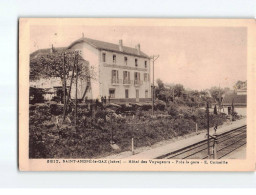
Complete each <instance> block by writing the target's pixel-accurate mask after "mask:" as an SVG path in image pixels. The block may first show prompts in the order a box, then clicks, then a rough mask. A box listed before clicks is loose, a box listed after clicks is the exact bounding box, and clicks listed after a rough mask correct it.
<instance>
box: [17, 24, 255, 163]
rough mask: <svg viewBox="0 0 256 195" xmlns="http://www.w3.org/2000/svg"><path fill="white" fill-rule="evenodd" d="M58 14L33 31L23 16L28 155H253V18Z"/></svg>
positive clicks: (154, 159)
mask: <svg viewBox="0 0 256 195" xmlns="http://www.w3.org/2000/svg"><path fill="white" fill-rule="evenodd" d="M52 20H53V22H52ZM52 20H51V19H31V21H32V22H31V23H29V26H28V27H27V28H26V31H25V30H24V29H25V28H23V27H24V26H26V25H25V23H26V24H28V21H30V19H24V20H23V23H22V22H21V20H20V37H19V39H20V40H21V42H20V45H21V46H23V47H21V46H20V48H19V51H20V52H21V51H22V50H24V51H26V52H25V53H23V54H24V55H23V56H22V57H21V56H20V60H24V59H26V60H25V61H24V62H25V63H24V64H26V65H25V66H23V68H22V65H21V64H19V66H20V70H21V71H20V79H19V83H20V90H21V88H22V90H23V91H22V93H20V103H19V104H20V105H21V104H23V103H24V104H26V107H25V108H24V109H25V110H24V109H22V110H21V109H20V112H21V111H22V112H23V111H24V112H25V113H26V114H25V115H26V116H27V117H28V118H26V120H27V121H28V124H27V126H26V128H27V129H26V128H25V129H26V130H25V132H26V134H23V133H22V132H24V131H21V130H20V132H19V134H20V136H22V137H25V138H26V139H23V138H22V139H23V140H21V137H20V142H26V143H25V145H26V147H25V149H26V155H27V160H28V161H29V160H46V161H45V163H46V164H55V165H56V163H57V164H59V163H60V164H65V163H66V164H67V163H71V164H72V163H77V162H78V161H79V163H80V164H81V159H91V160H93V161H92V162H95V163H96V164H97V163H102V164H104V162H108V164H109V162H110V164H122V165H123V166H126V164H129V166H132V165H135V166H136V164H143V163H145V164H147V163H149V164H150V163H151V164H159V165H161V164H165V166H167V164H173V165H174V164H175V165H176V166H177V165H179V164H184V162H186V161H185V160H197V161H193V162H194V163H195V164H199V165H200V164H201V163H203V162H204V164H207V163H206V162H209V163H210V164H221V165H222V164H228V160H246V159H248V145H247V144H248V129H247V123H248V120H247V119H248V112H247V94H248V88H247V83H248V76H247V66H248V56H249V53H248V48H249V45H251V42H249V38H248V35H249V32H248V25H249V24H250V21H251V20H244V21H243V22H244V23H245V24H246V25H234V23H235V22H234V21H236V20H232V21H231V25H230V26H229V25H228V22H222V21H221V20H211V21H212V22H213V23H214V25H205V24H207V22H206V23H204V25H195V24H194V23H195V22H194V21H192V22H191V25H189V24H190V23H189V22H185V23H186V24H185V25H184V24H182V23H181V25H177V24H179V22H177V21H175V22H174V23H173V24H172V20H164V19H154V20H153V19H144V20H142V21H141V20H140V19H132V21H130V20H129V19H105V20H104V19H103V20H102V19H92V20H90V19H80V20H76V19H74V21H73V20H72V19H70V20H68V19H67V20H65V19H52ZM97 20H98V23H97V24H95V23H96V21H97ZM151 20H153V21H151ZM47 21H49V22H47ZM79 21H81V23H80V22H79ZM84 21H85V23H84V24H83V22H84ZM182 21H184V20H182ZM225 21H228V20H225ZM193 22H194V23H193ZM197 22H199V21H197ZM203 22H204V21H203ZM239 22H241V20H240V21H238V23H239ZM199 23H200V22H199ZM223 23H224V24H225V25H223ZM170 24H171V25H170ZM218 24H220V25H218ZM21 25H23V26H21ZM25 37H26V38H25ZM253 46H255V45H253ZM24 48H25V49H24ZM250 49H252V47H250ZM253 49H255V48H253ZM20 55H21V53H20ZM25 75H26V76H25ZM22 78H24V79H25V80H21V79H22ZM21 85H24V86H23V87H21ZM25 93H26V95H24V94H25ZM21 96H22V97H21ZM21 99H22V100H23V101H22V103H21ZM25 102H26V103H25ZM20 108H21V107H20ZM20 117H21V116H20ZM20 122H21V119H20ZM253 141H254V140H253ZM23 144H24V143H23ZM20 147H21V146H20ZM23 148H24V147H23ZM20 155H21V154H20ZM23 157H24V156H22V158H23ZM56 159H58V160H57V161H55V160H56ZM100 159H104V160H102V161H101V160H100ZM144 159H147V160H145V162H144V161H143V160H144ZM159 160H161V161H159ZM169 160H171V161H169ZM201 160H206V161H201ZM209 160H212V161H209ZM88 162H91V161H88ZM187 162H188V161H187ZM189 162H190V161H189ZM44 166H47V165H44ZM84 166H85V165H84ZM86 166H89V165H88V164H87V165H86ZM169 166H171V165H169Z"/></svg>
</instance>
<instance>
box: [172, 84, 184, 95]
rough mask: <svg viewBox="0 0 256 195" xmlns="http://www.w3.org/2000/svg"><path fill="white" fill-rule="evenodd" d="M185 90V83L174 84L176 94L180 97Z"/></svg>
mask: <svg viewBox="0 0 256 195" xmlns="http://www.w3.org/2000/svg"><path fill="white" fill-rule="evenodd" d="M184 91H185V89H184V87H183V85H181V84H176V85H175V86H174V94H175V96H178V97H181V96H182V93H183V92H184Z"/></svg>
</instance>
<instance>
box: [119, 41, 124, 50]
mask: <svg viewBox="0 0 256 195" xmlns="http://www.w3.org/2000/svg"><path fill="white" fill-rule="evenodd" d="M119 51H124V48H123V40H122V39H121V40H119Z"/></svg>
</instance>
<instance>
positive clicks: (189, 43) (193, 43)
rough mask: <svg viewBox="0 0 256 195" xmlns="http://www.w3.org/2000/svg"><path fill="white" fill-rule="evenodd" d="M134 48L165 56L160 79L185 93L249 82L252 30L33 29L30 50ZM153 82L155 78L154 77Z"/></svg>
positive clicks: (158, 67)
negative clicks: (94, 43)
mask: <svg viewBox="0 0 256 195" xmlns="http://www.w3.org/2000/svg"><path fill="white" fill-rule="evenodd" d="M82 33H84V36H85V37H88V38H92V39H97V40H102V41H106V42H111V43H116V44H118V41H119V39H122V40H123V44H124V45H125V46H129V47H135V45H136V44H138V43H140V45H141V50H142V51H143V52H145V53H146V54H147V55H149V56H151V55H153V54H155V55H160V57H159V59H158V60H157V61H156V62H155V78H160V79H161V80H163V81H164V82H166V83H180V84H183V85H184V86H185V88H190V89H198V90H201V89H206V88H210V87H212V86H219V84H220V86H221V87H230V88H232V86H233V85H234V83H235V82H236V81H237V80H246V72H247V70H246V64H247V31H246V28H238V27H162V26H161V27H156V26H154V27H151V26H146V27H145V26H143V27H138V26H132V27H131V26H113V27H111V26H101V27H99V26H32V27H31V30H30V35H31V36H30V37H31V44H30V51H31V52H33V51H35V50H37V49H42V48H49V47H51V44H53V45H54V46H55V47H65V46H68V45H69V44H70V43H71V42H73V41H74V40H77V39H79V38H81V37H82ZM151 78H152V77H151Z"/></svg>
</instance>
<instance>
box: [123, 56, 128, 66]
mask: <svg viewBox="0 0 256 195" xmlns="http://www.w3.org/2000/svg"><path fill="white" fill-rule="evenodd" d="M127 63H128V58H127V57H124V64H125V65H127Z"/></svg>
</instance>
